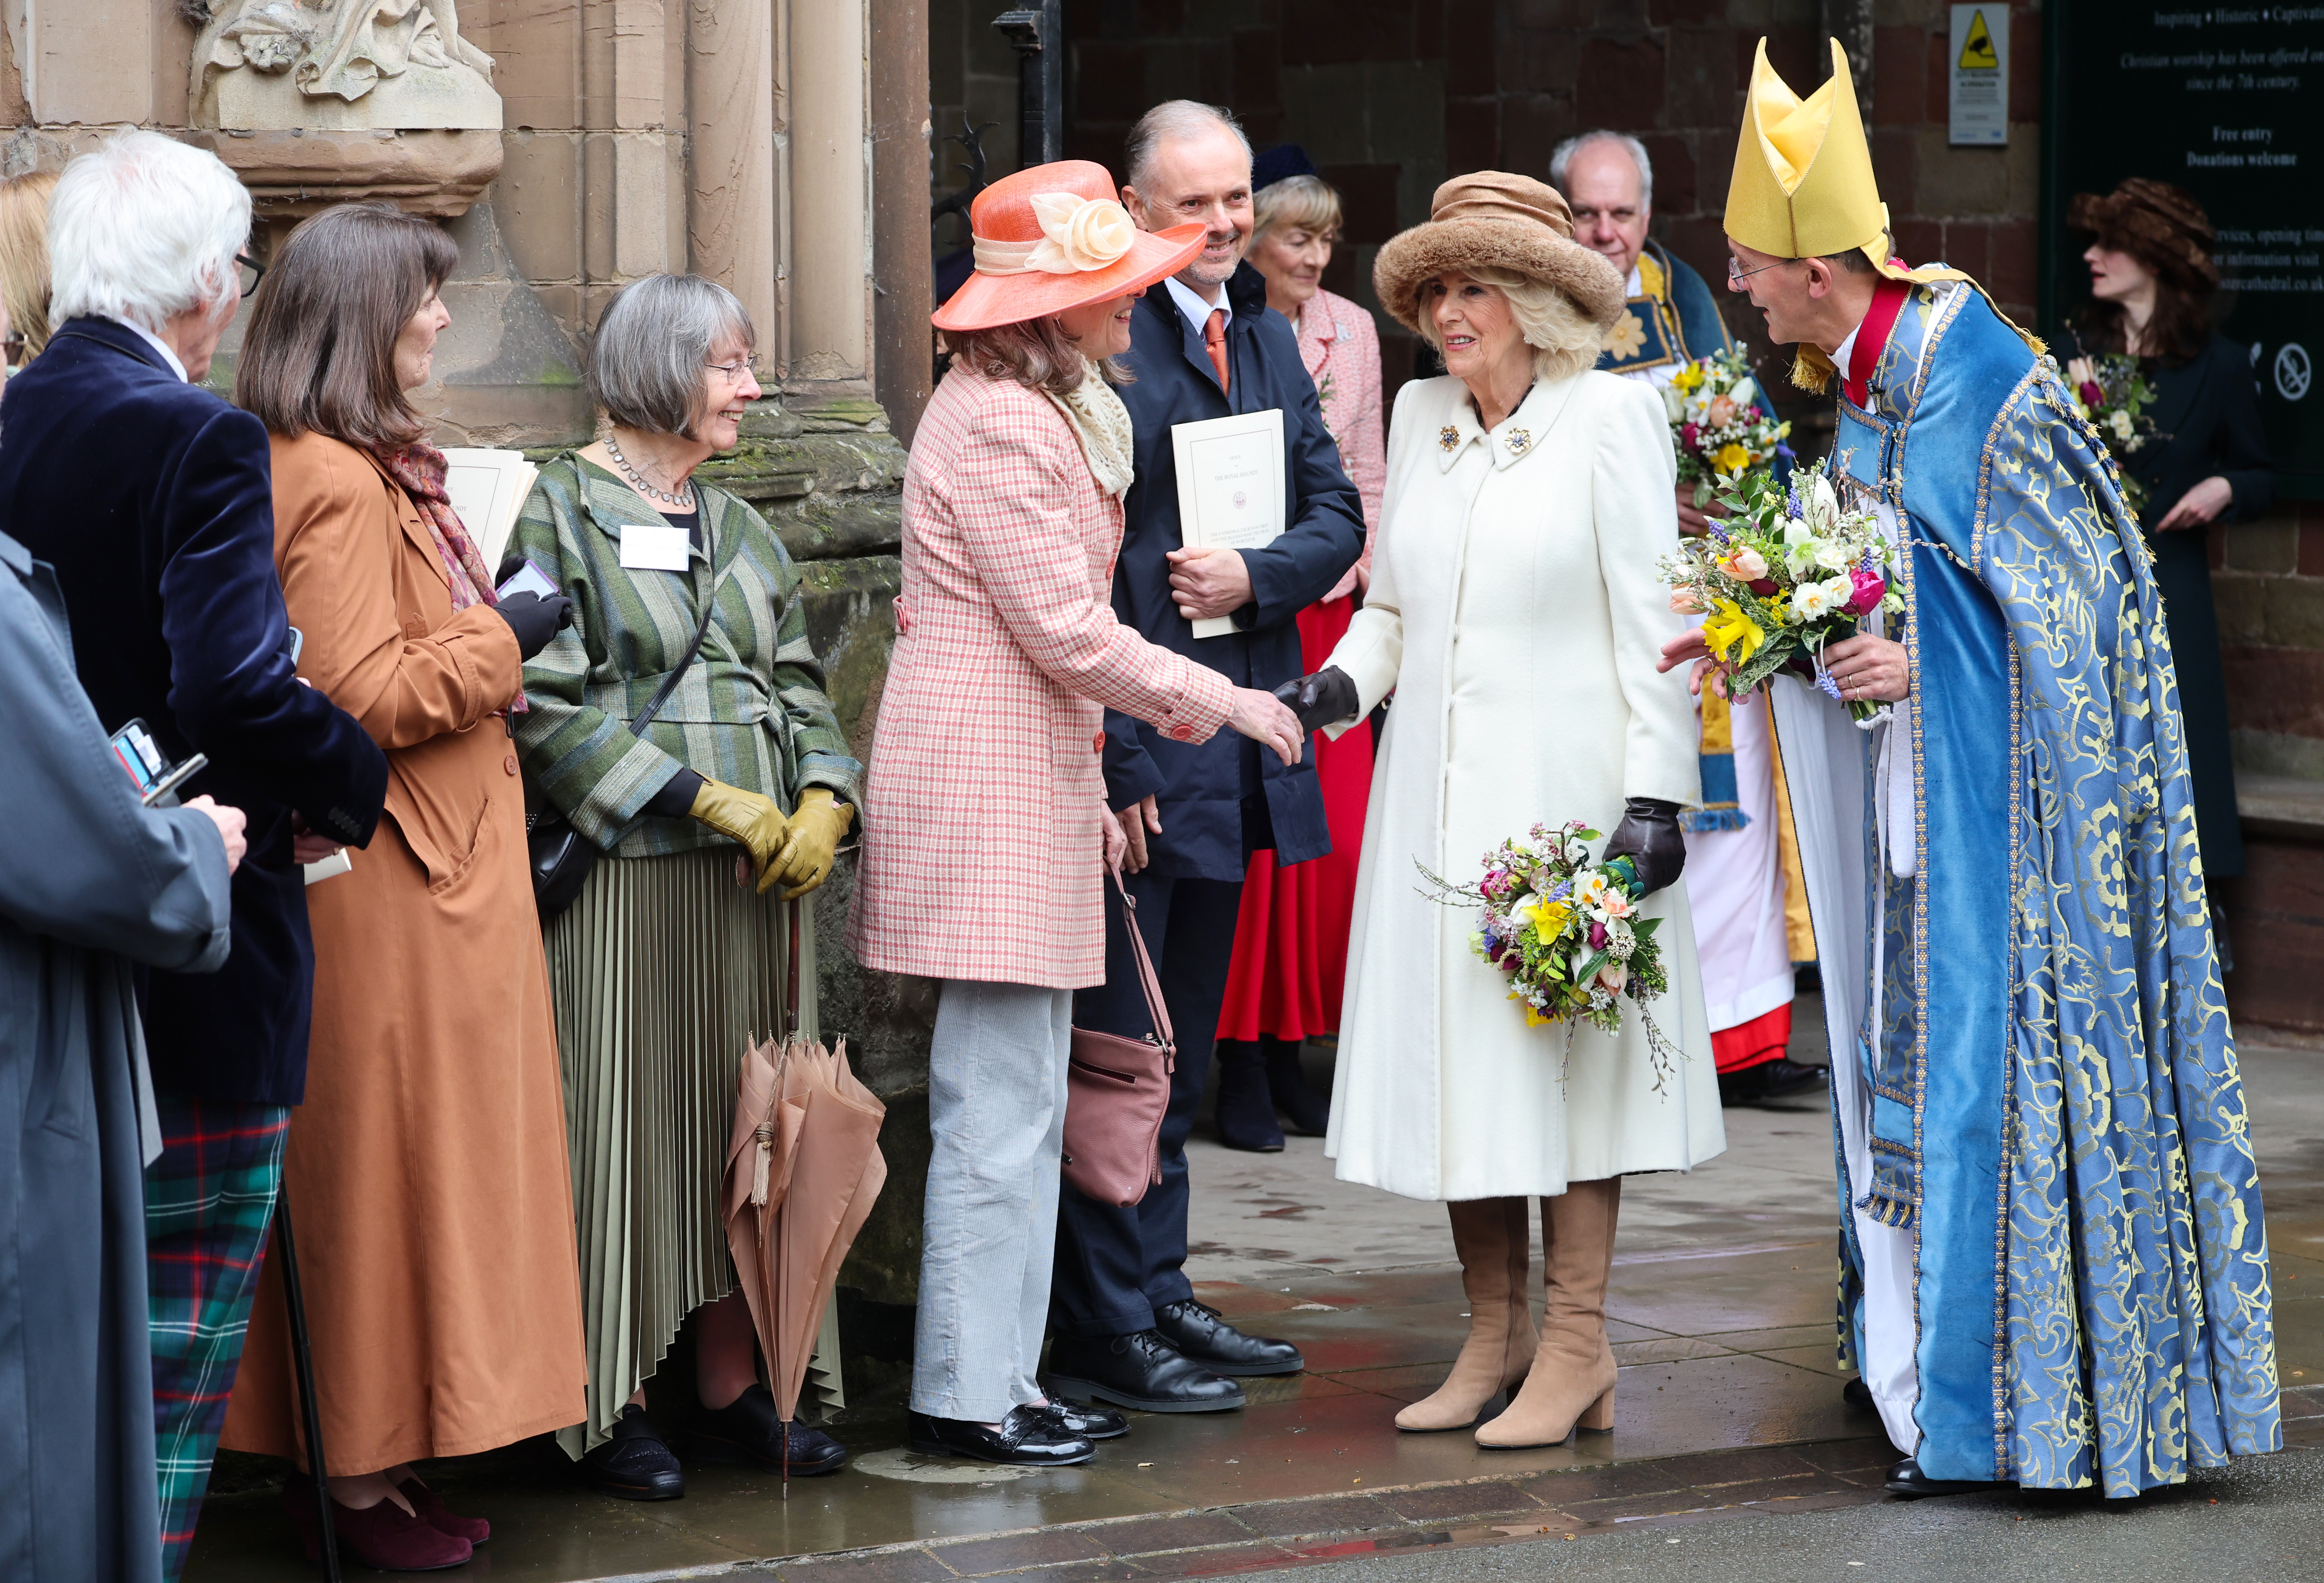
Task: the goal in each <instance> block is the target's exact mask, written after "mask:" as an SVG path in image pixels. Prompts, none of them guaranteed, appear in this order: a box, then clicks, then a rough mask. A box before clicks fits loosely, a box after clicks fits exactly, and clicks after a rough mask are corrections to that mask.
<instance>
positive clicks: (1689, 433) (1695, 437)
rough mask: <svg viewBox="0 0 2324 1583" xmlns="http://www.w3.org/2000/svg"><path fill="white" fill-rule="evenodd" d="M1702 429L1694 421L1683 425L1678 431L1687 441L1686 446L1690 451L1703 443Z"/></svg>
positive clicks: (1679, 435)
mask: <svg viewBox="0 0 2324 1583" xmlns="http://www.w3.org/2000/svg"><path fill="white" fill-rule="evenodd" d="M1701 436H1702V431H1701V429H1699V428H1695V426H1694V425H1693V424H1692V423H1689V424H1683V425H1682V426H1681V427H1680V428H1679V431H1678V437H1679V438H1680V439H1682V440H1683V441H1685V442H1686V448H1687V449H1688V450H1690V451H1691V450H1693V449H1694V448H1695V447H1696V446H1700V445H1701V443H1702V438H1701Z"/></svg>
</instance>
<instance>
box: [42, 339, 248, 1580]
mask: <svg viewBox="0 0 2324 1583" xmlns="http://www.w3.org/2000/svg"><path fill="white" fill-rule="evenodd" d="M0 322H5V319H4V318H0ZM0 743H5V750H0V830H5V832H6V836H5V839H0V1488H5V1489H8V1490H11V1491H13V1492H14V1499H12V1500H9V1501H8V1502H6V1503H5V1505H0V1578H75V1579H96V1580H99V1583H156V1580H157V1579H159V1578H160V1577H161V1512H160V1507H159V1505H158V1504H157V1497H156V1495H155V1483H154V1468H153V1455H154V1451H153V1394H152V1393H153V1365H152V1352H151V1350H150V1348H149V1347H148V1345H147V1339H146V1308H145V1205H144V1190H143V1178H142V1173H143V1167H144V1164H145V1162H146V1161H147V1160H148V1159H149V1158H151V1157H152V1155H157V1154H159V1153H160V1152H161V1131H160V1127H159V1126H158V1124H157V1123H156V1121H155V1118H154V1111H153V1098H152V1086H151V1083H150V1082H149V1081H148V1080H147V1078H146V1073H145V1057H144V1036H143V1032H142V1030H141V1028H140V1026H139V1024H138V1017H137V1004H136V1000H135V999H134V986H133V983H132V975H133V973H134V971H135V966H136V965H137V964H143V966H146V967H154V968H165V969H168V970H170V971H173V972H208V971H215V970H216V969H217V966H218V964H219V963H220V962H224V961H225V960H226V951H227V946H228V943H229V934H228V927H227V922H228V898H227V888H226V880H227V877H228V876H229V875H231V874H232V873H233V871H234V869H235V864H236V863H238V862H239V861H241V857H242V851H243V833H242V832H243V815H242V814H241V812H240V810H238V809H235V808H221V807H219V806H217V805H216V804H214V803H212V802H211V801H210V799H209V798H208V797H198V798H196V799H195V800H194V801H193V802H191V803H189V804H187V805H185V806H184V807H181V808H146V807H143V806H141V805H139V802H138V794H137V788H136V787H135V785H134V783H133V782H132V781H131V779H130V778H129V775H128V773H127V772H126V771H125V769H124V767H123V766H122V764H121V763H120V762H119V761H118V760H116V759H115V757H114V754H113V750H112V747H111V745H110V744H109V743H108V742H107V741H106V732H105V728H104V726H102V725H101V724H99V723H98V722H97V712H96V711H95V710H94V709H93V708H92V707H90V704H89V702H88V695H86V694H84V693H83V692H82V691H81V686H80V683H79V682H78V680H77V679H76V678H75V676H74V672H73V658H72V640H71V636H70V634H69V631H68V630H67V628H66V625H65V614H64V598H63V595H62V594H60V592H59V591H58V588H57V584H56V579H55V577H54V576H53V575H51V572H50V570H49V567H48V566H47V565H46V563H44V562H41V561H36V560H34V559H33V558H32V553H31V552H30V551H29V550H27V549H25V548H24V547H23V545H21V544H19V543H17V542H16V541H15V540H14V539H13V538H9V537H8V536H7V535H6V534H5V533H0Z"/></svg>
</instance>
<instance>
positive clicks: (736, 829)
mask: <svg viewBox="0 0 2324 1583" xmlns="http://www.w3.org/2000/svg"><path fill="white" fill-rule="evenodd" d="M687 814H688V815H691V816H692V817H693V818H695V819H696V820H699V821H700V822H701V823H702V824H707V825H708V826H710V828H711V829H713V830H715V831H716V832H717V833H719V834H721V835H724V836H731V837H732V838H733V839H734V840H735V841H738V842H742V850H743V851H747V852H749V853H750V854H751V877H752V879H756V880H757V881H758V882H759V893H760V894H761V895H762V896H763V895H765V894H766V889H767V887H768V886H770V885H771V884H773V883H774V879H775V859H776V856H777V854H779V852H780V851H782V848H783V837H784V835H785V834H786V833H788V830H789V828H790V821H789V820H788V819H786V818H784V817H783V811H782V810H781V809H780V808H778V807H777V806H775V805H774V804H773V803H772V802H770V800H768V799H767V798H765V797H762V796H760V795H759V794H758V793H757V792H754V791H744V790H743V789H742V787H739V786H728V785H727V784H726V783H725V782H724V781H723V780H713V779H711V778H709V777H708V776H706V775H705V776H704V777H703V778H702V789H701V790H700V791H698V792H696V793H695V794H694V806H692V807H691V808H688V809H687Z"/></svg>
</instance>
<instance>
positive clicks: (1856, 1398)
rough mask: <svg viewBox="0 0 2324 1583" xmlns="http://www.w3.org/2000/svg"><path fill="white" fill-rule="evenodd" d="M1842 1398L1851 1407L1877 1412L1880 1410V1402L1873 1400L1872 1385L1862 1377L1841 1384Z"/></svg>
mask: <svg viewBox="0 0 2324 1583" xmlns="http://www.w3.org/2000/svg"><path fill="white" fill-rule="evenodd" d="M1840 1400H1841V1401H1843V1402H1845V1403H1847V1404H1849V1406H1850V1407H1856V1408H1860V1409H1862V1410H1863V1411H1864V1412H1867V1413H1877V1412H1878V1411H1879V1410H1880V1409H1879V1404H1877V1403H1876V1402H1874V1401H1873V1400H1872V1387H1871V1386H1870V1385H1866V1384H1865V1383H1864V1382H1863V1380H1861V1379H1852V1380H1850V1381H1849V1382H1848V1383H1847V1384H1846V1385H1842V1386H1840Z"/></svg>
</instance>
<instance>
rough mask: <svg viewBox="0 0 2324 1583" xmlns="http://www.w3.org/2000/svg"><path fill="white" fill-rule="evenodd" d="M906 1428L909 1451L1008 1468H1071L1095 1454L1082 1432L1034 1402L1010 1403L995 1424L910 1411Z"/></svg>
mask: <svg viewBox="0 0 2324 1583" xmlns="http://www.w3.org/2000/svg"><path fill="white" fill-rule="evenodd" d="M910 1429H911V1439H912V1450H915V1451H918V1452H919V1453H921V1454H922V1455H923V1456H928V1457H973V1458H974V1459H976V1460H978V1461H980V1462H999V1463H1001V1464H1002V1465H1003V1466H1005V1467H1010V1468H1072V1467H1074V1466H1076V1465H1078V1464H1080V1463H1083V1462H1086V1461H1088V1460H1089V1459H1091V1458H1092V1457H1094V1456H1096V1455H1097V1448H1096V1447H1095V1446H1093V1445H1092V1444H1090V1442H1089V1440H1088V1439H1087V1438H1086V1437H1084V1436H1082V1435H1077V1434H1074V1433H1072V1432H1071V1431H1067V1430H1065V1428H1063V1427H1062V1426H1060V1425H1059V1423H1058V1422H1057V1420H1056V1417H1055V1416H1054V1415H1052V1414H1050V1413H1045V1412H1043V1411H1041V1410H1039V1409H1038V1408H1033V1407H1011V1408H1010V1410H1009V1416H1008V1417H1006V1418H1004V1419H1002V1420H1001V1427H1000V1428H999V1429H987V1428H985V1427H984V1425H982V1424H981V1423H972V1422H969V1421H968V1420H967V1419H964V1418H931V1417H929V1416H928V1415H927V1413H913V1414H912V1415H911V1419H910Z"/></svg>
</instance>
